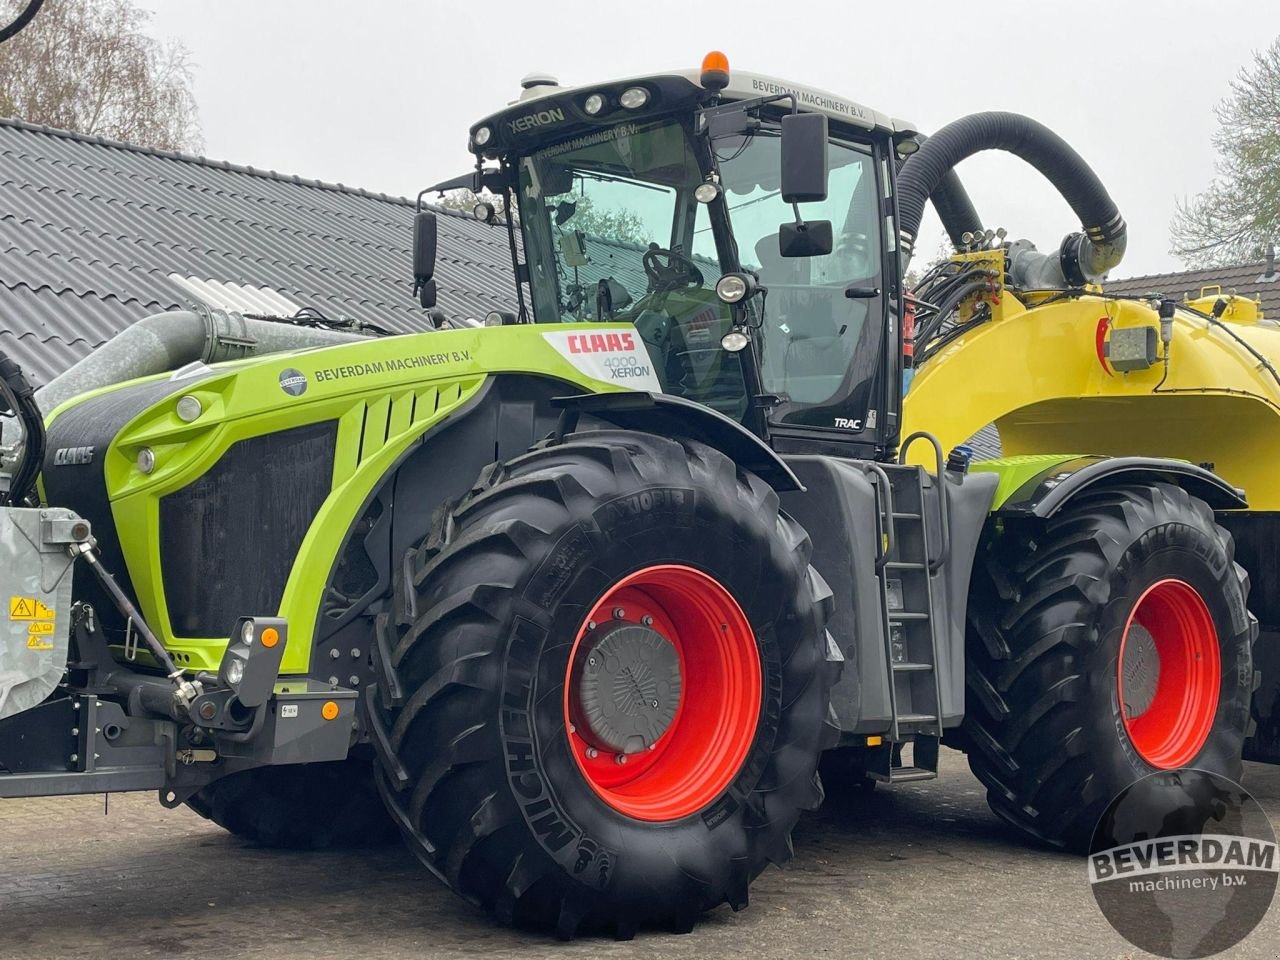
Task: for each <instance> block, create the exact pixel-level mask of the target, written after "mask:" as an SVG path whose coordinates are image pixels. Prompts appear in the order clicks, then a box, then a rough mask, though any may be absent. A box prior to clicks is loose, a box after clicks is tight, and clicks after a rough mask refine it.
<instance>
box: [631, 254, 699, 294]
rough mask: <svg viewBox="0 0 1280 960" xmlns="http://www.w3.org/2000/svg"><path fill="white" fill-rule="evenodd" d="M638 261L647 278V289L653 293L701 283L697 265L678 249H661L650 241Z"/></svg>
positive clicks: (697, 285)
mask: <svg viewBox="0 0 1280 960" xmlns="http://www.w3.org/2000/svg"><path fill="white" fill-rule="evenodd" d="M660 260H665V261H666V263H665V264H663V263H661V262H660ZM640 262H641V264H642V265H643V266H644V273H645V276H646V277H648V278H649V289H650V290H652V291H653V292H654V293H661V292H663V291H666V290H676V289H679V288H680V287H700V286H702V285H703V278H702V271H701V270H699V269H698V265H697V264H696V263H694V262H693V261H692V260H690V259H689V258H688V257H686V256H685V255H684V254H683V253H680V252H679V251H678V250H663V249H662V248H661V247H659V246H658V245H657V244H656V243H651V244H649V249H648V250H646V251H645V252H644V256H643V257H642V258H641V260H640Z"/></svg>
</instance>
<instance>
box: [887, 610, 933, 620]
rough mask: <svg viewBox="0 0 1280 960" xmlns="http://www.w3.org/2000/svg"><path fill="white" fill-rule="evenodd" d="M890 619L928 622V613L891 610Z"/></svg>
mask: <svg viewBox="0 0 1280 960" xmlns="http://www.w3.org/2000/svg"><path fill="white" fill-rule="evenodd" d="M889 619H890V620H891V621H893V620H928V619H929V615H928V614H927V613H908V612H907V611H905V610H890V611H889Z"/></svg>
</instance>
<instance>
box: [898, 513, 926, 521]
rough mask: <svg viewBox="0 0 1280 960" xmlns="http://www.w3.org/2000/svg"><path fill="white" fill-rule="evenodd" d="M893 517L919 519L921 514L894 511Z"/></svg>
mask: <svg viewBox="0 0 1280 960" xmlns="http://www.w3.org/2000/svg"><path fill="white" fill-rule="evenodd" d="M893 519H895V520H919V519H920V514H918V513H897V512H895V513H894V515H893Z"/></svg>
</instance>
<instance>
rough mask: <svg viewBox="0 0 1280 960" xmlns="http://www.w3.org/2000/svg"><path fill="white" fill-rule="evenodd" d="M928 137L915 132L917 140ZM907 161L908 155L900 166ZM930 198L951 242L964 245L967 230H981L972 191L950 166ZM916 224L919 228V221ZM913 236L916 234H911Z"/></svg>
mask: <svg viewBox="0 0 1280 960" xmlns="http://www.w3.org/2000/svg"><path fill="white" fill-rule="evenodd" d="M928 139H929V138H928V137H926V136H925V135H924V134H923V133H918V134H916V136H915V140H916V143H919V144H921V145H923V144H924V143H925V141H927V140H928ZM904 163H906V159H905V158H904V159H902V160H899V161H898V169H899V170H901V169H902V165H903V164H904ZM899 190H901V186H899ZM929 199H930V200H931V201H933V209H934V210H936V211H938V219H939V220H941V221H942V226H943V227H944V228H945V229H946V231H947V236H948V237H950V238H951V244H952V246H955V247H960V246H963V245H964V235H965V234H966V233H971V234H976V233H981V232H982V218H981V217H979V216H978V211H977V208H976V207H974V205H973V201H972V200H971V199H969V191H967V190H966V189H965V188H964V184H963V183H961V182H960V177H959V176H957V174H956V172H955V171H954V170H948V171H947V172H946V173H945V174H943V176H942V179H941V180H939V181H938V185H937V186H936V187H934V189H933V191H932V192H931V193H930V194H929ZM922 214H923V211H922ZM916 228H917V229H919V224H918V223H917V224H916ZM912 236H913V237H914V236H915V235H914V234H912Z"/></svg>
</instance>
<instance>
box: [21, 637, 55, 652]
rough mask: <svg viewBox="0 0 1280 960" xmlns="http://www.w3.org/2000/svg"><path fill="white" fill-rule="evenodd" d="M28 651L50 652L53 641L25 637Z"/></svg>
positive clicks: (46, 638)
mask: <svg viewBox="0 0 1280 960" xmlns="http://www.w3.org/2000/svg"><path fill="white" fill-rule="evenodd" d="M27 649H28V650H52V649H53V641H52V640H50V639H49V638H48V637H27Z"/></svg>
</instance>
